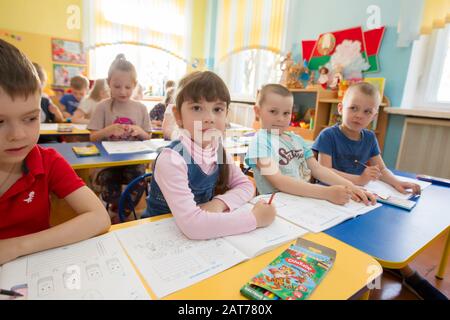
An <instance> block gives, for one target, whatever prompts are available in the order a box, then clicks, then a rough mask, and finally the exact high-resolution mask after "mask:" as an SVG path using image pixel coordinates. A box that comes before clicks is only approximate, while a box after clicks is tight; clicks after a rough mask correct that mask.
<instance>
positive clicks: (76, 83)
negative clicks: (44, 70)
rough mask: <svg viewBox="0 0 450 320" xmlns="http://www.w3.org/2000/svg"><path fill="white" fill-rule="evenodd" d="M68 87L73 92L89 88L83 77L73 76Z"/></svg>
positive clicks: (87, 81)
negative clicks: (73, 90)
mask: <svg viewBox="0 0 450 320" xmlns="http://www.w3.org/2000/svg"><path fill="white" fill-rule="evenodd" d="M70 87H71V88H72V89H75V90H83V89H88V88H89V80H88V79H87V78H86V77H85V76H75V77H73V78H71V79H70Z"/></svg>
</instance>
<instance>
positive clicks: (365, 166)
mask: <svg viewBox="0 0 450 320" xmlns="http://www.w3.org/2000/svg"><path fill="white" fill-rule="evenodd" d="M355 163H356V164H360V165H362V166H363V167H364V168H368V166H367V165H365V164H364V163H362V162H359V161H358V160H355Z"/></svg>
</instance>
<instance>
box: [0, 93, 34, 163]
mask: <svg viewBox="0 0 450 320" xmlns="http://www.w3.org/2000/svg"><path fill="white" fill-rule="evenodd" d="M40 101H41V95H40V94H39V93H38V92H36V93H35V94H34V95H29V96H28V98H27V99H25V98H24V97H19V96H18V97H15V98H14V100H13V99H12V98H11V97H10V96H9V95H7V94H6V93H5V92H4V91H3V90H2V88H0V164H12V163H21V162H22V161H23V160H24V159H25V157H26V156H27V155H28V153H29V152H30V151H31V149H33V147H34V146H35V145H36V143H37V141H38V139H39V123H40V121H39V116H40V112H41V107H40Z"/></svg>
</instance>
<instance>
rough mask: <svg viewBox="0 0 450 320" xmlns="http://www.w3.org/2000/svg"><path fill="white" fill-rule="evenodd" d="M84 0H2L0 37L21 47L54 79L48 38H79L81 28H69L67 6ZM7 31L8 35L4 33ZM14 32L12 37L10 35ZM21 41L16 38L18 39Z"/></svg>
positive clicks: (77, 4)
mask: <svg viewBox="0 0 450 320" xmlns="http://www.w3.org/2000/svg"><path fill="white" fill-rule="evenodd" d="M82 2H83V0H39V1H35V0H1V1H0V39H3V40H5V41H8V42H9V43H11V44H13V45H15V46H16V47H18V48H19V49H20V50H22V51H23V52H24V53H25V54H26V55H27V56H28V57H29V58H30V59H31V60H33V61H35V62H37V63H39V64H41V65H42V66H43V67H44V68H45V69H46V70H47V74H48V83H52V82H53V75H52V56H51V42H50V41H51V38H52V37H56V38H64V39H69V40H77V41H79V40H81V25H82V23H80V29H76V28H75V29H69V28H68V27H67V19H68V18H69V17H70V16H71V15H70V14H68V13H67V9H68V7H69V6H70V5H75V6H78V7H79V8H80V13H81V12H82V10H81V8H82V7H81V5H82ZM7 34H8V35H7ZM11 35H14V38H13V37H12V36H11ZM18 38H19V39H20V40H19V39H18Z"/></svg>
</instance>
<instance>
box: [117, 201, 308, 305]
mask: <svg viewBox="0 0 450 320" xmlns="http://www.w3.org/2000/svg"><path fill="white" fill-rule="evenodd" d="M251 206H252V205H251V204H247V205H245V208H244V207H241V208H239V209H238V210H248V208H249V207H251ZM231 214H232V213H231ZM306 232H307V231H306V230H304V229H302V228H299V227H297V226H295V225H293V224H291V223H289V222H287V221H283V220H282V219H276V220H275V221H274V223H272V224H271V225H270V226H268V227H265V228H258V229H256V230H254V231H251V232H248V233H246V234H242V235H236V236H228V237H223V238H218V239H212V240H189V239H188V238H187V237H186V236H185V235H184V234H183V233H182V232H181V231H180V229H179V228H178V226H177V225H176V224H175V220H174V219H173V218H170V219H164V220H162V221H157V222H152V223H148V224H144V225H139V226H136V227H131V228H127V229H123V230H118V231H115V233H116V234H117V236H118V238H119V239H120V241H121V242H122V245H123V247H124V249H125V250H126V251H127V252H128V255H129V256H130V257H131V259H132V260H133V262H134V263H135V265H136V267H137V268H138V269H139V271H140V273H141V274H142V275H143V276H144V278H145V280H146V281H147V283H148V284H149V285H150V287H151V288H152V289H153V292H154V293H155V294H156V295H157V296H158V297H159V298H161V297H164V296H166V295H168V294H171V293H173V292H175V291H178V290H181V289H183V288H186V287H188V286H190V285H193V284H194V283H196V282H199V281H201V280H204V279H206V278H209V277H210V276H213V275H215V274H217V273H219V272H222V271H224V270H226V269H228V268H230V267H232V266H234V265H236V264H238V263H240V262H242V261H245V260H248V259H250V258H252V257H255V256H257V255H259V254H262V253H264V252H266V251H269V250H271V249H273V248H275V247H277V246H279V245H281V244H284V243H286V242H289V241H292V240H294V239H297V238H299V237H300V236H302V235H304V234H305V233H306Z"/></svg>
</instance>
